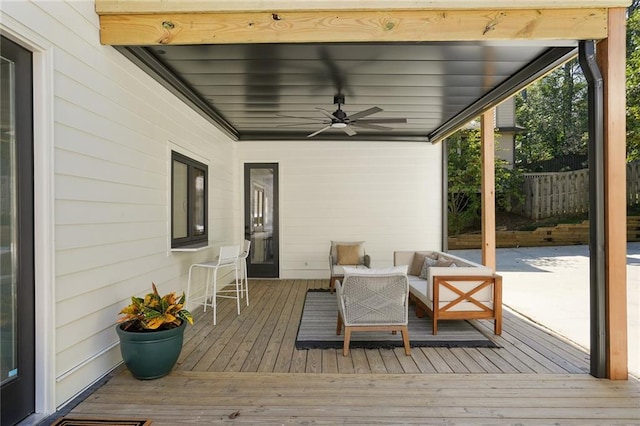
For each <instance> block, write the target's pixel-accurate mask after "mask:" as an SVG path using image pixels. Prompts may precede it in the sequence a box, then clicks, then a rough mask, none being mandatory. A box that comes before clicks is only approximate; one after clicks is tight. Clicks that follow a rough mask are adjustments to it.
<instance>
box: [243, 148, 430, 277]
mask: <svg viewBox="0 0 640 426" xmlns="http://www.w3.org/2000/svg"><path fill="white" fill-rule="evenodd" d="M236 154H237V158H238V167H239V169H242V168H243V164H244V163H247V162H248V163H251V162H253V163H257V162H274V163H279V171H280V277H281V278H328V277H329V263H328V254H329V244H330V240H346V241H352V240H358V241H359V240H364V241H366V251H367V253H368V254H370V255H371V262H372V266H374V267H384V266H389V265H392V264H393V251H394V250H410V249H439V248H441V241H442V237H441V231H440V230H441V221H442V212H441V209H442V207H441V206H442V202H441V197H442V188H441V184H440V182H441V170H442V166H441V162H442V144H438V145H432V144H429V143H397V142H394V143H390V142H387V143H384V142H371V143H364V142H349V141H344V142H320V141H299V142H252V143H249V142H240V143H238V144H237V152H236Z"/></svg>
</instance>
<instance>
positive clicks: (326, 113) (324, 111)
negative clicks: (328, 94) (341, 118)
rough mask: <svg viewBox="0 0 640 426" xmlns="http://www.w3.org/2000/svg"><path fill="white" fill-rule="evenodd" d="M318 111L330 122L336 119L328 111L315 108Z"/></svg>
mask: <svg viewBox="0 0 640 426" xmlns="http://www.w3.org/2000/svg"><path fill="white" fill-rule="evenodd" d="M316 109H317V110H318V111H320V112H321V113H323V114H324V115H326V116H327V117H329V118H330V119H332V120H335V119H336V118H335V117H334V116H333V114H331V113H330V112H329V111H327V110H326V109H322V108H316Z"/></svg>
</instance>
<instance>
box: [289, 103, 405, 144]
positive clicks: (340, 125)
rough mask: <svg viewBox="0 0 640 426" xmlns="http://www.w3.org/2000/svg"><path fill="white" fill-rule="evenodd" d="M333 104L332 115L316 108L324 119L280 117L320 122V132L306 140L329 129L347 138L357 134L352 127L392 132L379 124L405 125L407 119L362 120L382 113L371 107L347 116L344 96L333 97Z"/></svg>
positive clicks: (379, 109) (380, 109)
mask: <svg viewBox="0 0 640 426" xmlns="http://www.w3.org/2000/svg"><path fill="white" fill-rule="evenodd" d="M333 103H334V104H338V109H337V110H335V111H334V112H333V113H331V112H329V111H327V110H325V109H322V108H316V109H318V110H319V111H320V112H321V113H322V114H324V115H325V116H326V117H325V118H323V119H313V118H307V117H293V116H285V115H281V117H288V118H302V119H306V120H316V121H321V124H324V125H325V126H324V127H322V128H321V129H320V130H316V131H315V132H313V133H311V134H309V135H307V137H308V138H312V137H314V136H316V135H317V134H319V133H322V132H324V131H325V130H329V129H342V131H343V132H345V133H346V134H347V135H349V136H354V135H357V132H356V131H355V130H354V129H353V127H361V128H363V129H373V130H392V129H391V128H390V127H386V126H380V125H379V124H380V123H385V124H390V123H406V122H407V119H406V118H377V119H376V118H369V119H364V120H363V118H364V117H368V116H370V115H372V114H375V113H378V112H381V111H382V108H379V107H372V108H369V109H365V110H364V111H360V112H356V113H355V114H351V115H348V114H347V113H346V112H344V111H343V110H342V108H341V106H342V105H344V103H345V102H344V95H342V94H337V95H335V96H334V97H333Z"/></svg>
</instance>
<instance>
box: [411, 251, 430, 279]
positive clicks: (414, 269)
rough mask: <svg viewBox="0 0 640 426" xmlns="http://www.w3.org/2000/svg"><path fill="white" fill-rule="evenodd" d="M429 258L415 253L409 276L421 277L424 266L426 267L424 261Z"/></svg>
mask: <svg viewBox="0 0 640 426" xmlns="http://www.w3.org/2000/svg"><path fill="white" fill-rule="evenodd" d="M425 257H427V255H426V254H424V253H418V252H416V253H414V255H413V262H412V263H411V268H409V272H408V273H409V275H415V276H418V275H420V271H421V270H422V265H424V259H425Z"/></svg>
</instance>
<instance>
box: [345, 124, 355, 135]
mask: <svg viewBox="0 0 640 426" xmlns="http://www.w3.org/2000/svg"><path fill="white" fill-rule="evenodd" d="M342 130H343V131H344V132H345V133H346V134H347V135H349V136H355V135H357V134H358V133H357V132H356V131H355V130H353V129H352V128H351V126H347V127H343V128H342Z"/></svg>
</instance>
